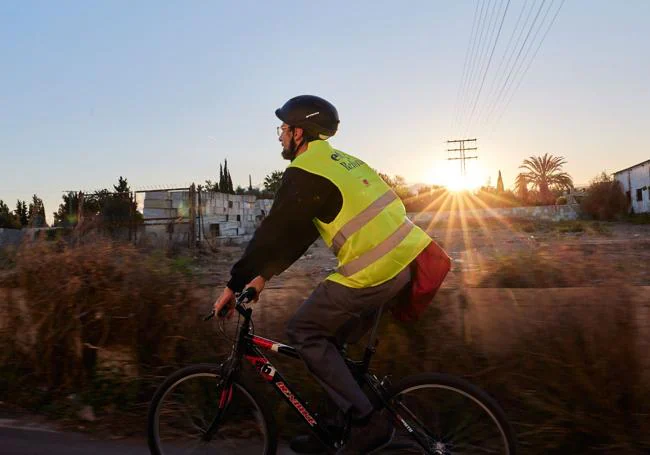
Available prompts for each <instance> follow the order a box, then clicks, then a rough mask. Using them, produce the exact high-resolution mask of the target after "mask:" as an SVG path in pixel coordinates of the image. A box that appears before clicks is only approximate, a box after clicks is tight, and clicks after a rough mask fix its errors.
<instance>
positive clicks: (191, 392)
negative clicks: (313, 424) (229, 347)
mask: <svg viewBox="0 0 650 455" xmlns="http://www.w3.org/2000/svg"><path fill="white" fill-rule="evenodd" d="M147 426H148V429H147V430H148V439H149V449H150V451H151V453H152V454H153V455H176V454H195V455H198V454H208V453H209V454H241V453H259V454H274V453H275V451H276V445H277V431H276V426H275V421H274V419H273V414H272V413H271V412H270V411H269V409H268V408H267V407H266V404H265V402H264V401H263V400H260V399H258V398H256V397H255V394H254V393H253V392H252V390H251V389H250V388H249V387H246V386H244V385H243V384H241V383H240V382H235V383H233V385H232V388H231V389H229V390H227V391H225V392H224V390H223V387H222V386H221V369H220V366H219V365H192V366H189V367H186V368H183V369H181V370H179V371H177V372H176V373H174V374H172V375H171V376H169V377H168V378H167V379H166V380H165V381H164V382H163V383H162V384H161V386H160V387H159V388H158V390H157V391H156V393H155V395H154V397H153V399H152V400H151V404H150V406H149V417H148V423H147ZM210 428H212V429H213V431H209V429H210Z"/></svg>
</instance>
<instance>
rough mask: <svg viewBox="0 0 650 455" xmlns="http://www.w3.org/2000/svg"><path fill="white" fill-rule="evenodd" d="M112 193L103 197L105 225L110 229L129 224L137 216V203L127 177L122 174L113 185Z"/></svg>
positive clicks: (102, 212) (102, 210) (102, 211)
mask: <svg viewBox="0 0 650 455" xmlns="http://www.w3.org/2000/svg"><path fill="white" fill-rule="evenodd" d="M113 190H114V191H113V192H112V194H108V195H107V197H105V198H102V199H103V201H102V202H103V205H102V208H101V214H102V219H103V222H104V226H106V227H107V228H108V229H109V231H114V230H115V229H118V228H120V227H125V226H128V225H129V223H130V222H131V219H132V218H133V217H134V216H135V212H136V204H135V202H134V201H133V199H132V198H131V189H130V188H129V183H128V182H127V180H126V179H125V178H123V177H122V176H120V178H119V180H118V184H117V185H113Z"/></svg>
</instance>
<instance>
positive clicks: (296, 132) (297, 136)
mask: <svg viewBox="0 0 650 455" xmlns="http://www.w3.org/2000/svg"><path fill="white" fill-rule="evenodd" d="M304 132H305V130H303V129H302V128H298V127H295V128H294V129H293V139H294V140H295V141H296V142H300V141H301V140H302V136H303V134H304Z"/></svg>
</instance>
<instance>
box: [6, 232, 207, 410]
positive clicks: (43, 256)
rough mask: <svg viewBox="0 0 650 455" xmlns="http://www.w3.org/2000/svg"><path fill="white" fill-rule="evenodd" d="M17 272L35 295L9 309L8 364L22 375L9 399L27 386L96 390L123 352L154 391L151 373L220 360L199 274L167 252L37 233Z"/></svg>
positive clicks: (54, 393) (10, 371)
mask: <svg viewBox="0 0 650 455" xmlns="http://www.w3.org/2000/svg"><path fill="white" fill-rule="evenodd" d="M14 273H15V281H16V284H17V285H18V286H19V287H20V288H21V289H22V290H23V291H24V297H25V298H24V301H25V302H24V305H23V304H21V305H17V304H16V303H15V302H14V303H12V302H2V305H1V306H0V314H2V316H3V317H4V318H6V320H7V321H9V323H8V324H6V325H4V326H2V327H1V328H2V329H3V330H2V331H1V332H0V369H2V370H3V372H2V375H3V376H4V375H5V374H7V375H9V376H10V377H15V378H16V379H17V380H16V381H13V382H12V381H10V382H12V383H11V384H8V387H6V388H5V387H3V388H2V393H0V400H4V399H7V397H8V396H10V395H13V396H12V399H15V400H18V401H20V399H21V397H22V398H24V397H23V396H22V394H21V389H23V388H25V387H24V386H26V385H30V386H32V387H45V389H46V390H47V400H55V399H56V398H57V397H61V396H65V394H66V393H69V392H70V391H73V392H76V391H79V390H84V389H88V388H89V387H92V386H93V384H96V383H97V380H98V378H97V376H96V374H97V371H98V369H99V368H100V363H99V361H98V359H99V358H101V355H102V354H104V353H110V352H112V351H113V350H115V351H119V352H126V353H127V357H128V358H129V359H130V360H129V362H130V363H132V365H133V366H134V367H135V368H134V369H132V370H133V371H132V373H131V374H133V375H135V376H137V377H138V378H139V379H138V381H139V382H138V387H137V390H138V392H139V393H144V394H145V395H146V394H147V393H149V392H150V391H151V390H150V389H151V381H149V383H148V382H147V378H153V377H155V376H158V375H160V374H161V372H164V371H170V370H171V369H173V368H175V367H176V366H178V365H180V364H185V363H188V362H191V361H193V360H205V359H206V358H210V359H211V360H214V357H215V355H216V352H217V351H215V348H214V347H212V346H209V345H208V343H209V340H210V336H209V335H208V334H207V332H206V331H205V330H207V329H209V327H203V326H201V325H200V323H199V321H200V319H199V316H198V314H197V313H199V311H198V309H197V306H196V304H195V302H194V298H193V292H192V291H193V289H194V286H193V280H192V278H191V277H190V276H188V274H187V271H186V270H185V268H184V267H179V264H178V263H176V264H175V263H173V261H172V260H170V259H168V258H166V257H165V255H164V254H162V253H160V254H154V255H146V254H144V253H142V252H140V251H138V250H137V249H136V248H135V247H133V246H131V245H128V244H119V243H115V242H112V241H110V240H106V239H101V238H95V239H92V241H89V242H88V243H85V244H81V245H76V246H74V245H68V244H66V243H64V242H63V241H58V242H47V241H44V240H36V241H34V242H25V243H24V244H23V246H22V247H21V249H20V250H19V252H18V254H17V255H16V265H15V271H14ZM125 374H126V373H125ZM18 378H20V380H18ZM115 382H118V383H119V382H120V380H119V379H115ZM104 383H106V381H104ZM122 390H123V391H124V393H126V392H127V390H128V394H129V396H131V395H132V394H133V388H132V387H131V388H122ZM115 393H121V391H120V388H118V389H117V391H116V392H115ZM145 395H141V397H144V396H145ZM32 404H35V403H32ZM40 404H43V403H40ZM40 404H39V405H40Z"/></svg>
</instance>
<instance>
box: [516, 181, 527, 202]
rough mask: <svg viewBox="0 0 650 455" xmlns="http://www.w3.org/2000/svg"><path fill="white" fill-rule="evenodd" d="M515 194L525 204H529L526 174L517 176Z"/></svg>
mask: <svg viewBox="0 0 650 455" xmlns="http://www.w3.org/2000/svg"><path fill="white" fill-rule="evenodd" d="M515 194H517V196H518V197H519V199H521V201H522V202H523V203H524V204H525V203H527V202H528V177H526V175H525V174H517V177H516V178H515Z"/></svg>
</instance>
